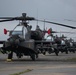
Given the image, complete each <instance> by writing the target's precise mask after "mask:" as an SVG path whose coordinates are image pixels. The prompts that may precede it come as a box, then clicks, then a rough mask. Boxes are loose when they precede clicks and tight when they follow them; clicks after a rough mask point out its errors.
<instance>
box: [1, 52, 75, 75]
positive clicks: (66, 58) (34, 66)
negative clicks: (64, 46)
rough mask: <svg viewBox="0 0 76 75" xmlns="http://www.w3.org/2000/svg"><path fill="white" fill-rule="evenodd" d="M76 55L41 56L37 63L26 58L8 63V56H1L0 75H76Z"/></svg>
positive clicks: (15, 59) (14, 59)
mask: <svg viewBox="0 0 76 75" xmlns="http://www.w3.org/2000/svg"><path fill="white" fill-rule="evenodd" d="M75 58H76V53H69V54H65V53H59V56H56V55H55V54H54V53H52V54H50V55H49V54H46V55H42V54H40V55H39V58H38V59H36V61H32V60H31V59H30V57H28V56H24V57H23V58H21V59H18V58H17V57H16V55H15V54H14V57H13V60H12V61H11V62H7V61H6V59H7V55H6V54H0V75H76V61H75V60H71V59H75Z"/></svg>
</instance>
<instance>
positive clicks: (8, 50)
mask: <svg viewBox="0 0 76 75" xmlns="http://www.w3.org/2000/svg"><path fill="white" fill-rule="evenodd" d="M0 19H1V20H0V22H8V21H14V20H20V21H21V22H20V23H19V24H18V25H17V26H16V27H15V28H14V29H13V30H11V31H9V38H8V39H7V41H0V43H1V44H3V47H1V49H0V50H1V52H2V53H3V54H8V60H12V58H13V53H16V56H17V57H18V58H21V57H22V56H30V57H31V58H32V60H35V59H36V58H38V54H39V53H40V52H42V53H43V52H44V51H45V50H46V49H47V48H49V49H50V48H51V42H50V41H46V40H44V35H45V33H46V32H47V31H43V30H41V29H40V28H39V26H37V28H36V30H31V28H32V26H30V25H28V23H27V21H40V22H46V23H51V24H55V25H59V26H64V27H69V28H72V29H76V27H73V26H68V25H65V24H60V23H55V22H50V21H44V20H38V19H35V18H34V17H28V16H26V13H22V16H20V17H0ZM7 32H8V31H7V30H6V29H4V33H5V34H7ZM50 32H51V31H50Z"/></svg>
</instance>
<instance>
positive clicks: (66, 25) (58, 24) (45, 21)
mask: <svg viewBox="0 0 76 75" xmlns="http://www.w3.org/2000/svg"><path fill="white" fill-rule="evenodd" d="M35 20H36V21H40V22H46V23H51V24H55V25H59V26H64V27H68V28H72V29H76V27H73V26H69V25H66V24H61V23H56V22H51V21H43V20H37V19H35Z"/></svg>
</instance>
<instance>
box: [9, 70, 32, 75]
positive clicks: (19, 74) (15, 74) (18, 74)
mask: <svg viewBox="0 0 76 75" xmlns="http://www.w3.org/2000/svg"><path fill="white" fill-rule="evenodd" d="M32 70H33V69H27V70H25V71H22V72H18V73H14V74H10V75H21V74H24V73H27V72H30V71H32Z"/></svg>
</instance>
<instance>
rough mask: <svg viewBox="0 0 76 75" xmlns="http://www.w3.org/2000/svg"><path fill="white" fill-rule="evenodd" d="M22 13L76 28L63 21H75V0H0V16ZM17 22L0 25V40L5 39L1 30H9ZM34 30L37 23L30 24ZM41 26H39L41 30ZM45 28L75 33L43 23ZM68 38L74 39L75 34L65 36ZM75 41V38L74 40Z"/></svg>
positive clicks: (19, 14)
mask: <svg viewBox="0 0 76 75" xmlns="http://www.w3.org/2000/svg"><path fill="white" fill-rule="evenodd" d="M22 13H27V16H32V17H35V18H38V19H43V20H44V19H45V20H49V21H54V22H58V23H63V24H68V25H71V26H75V27H76V22H71V21H66V20H64V19H69V20H75V21H76V0H0V16H1V17H3V16H4V17H5V16H7V17H8V16H15V17H16V16H21V14H22ZM17 24H18V22H16V21H14V22H5V23H0V40H4V39H6V38H7V36H6V35H4V34H3V29H4V28H6V29H9V30H11V29H12V28H14V26H16V25H17ZM30 24H31V25H32V26H33V25H34V26H33V29H35V27H36V24H37V22H30ZM43 24H44V23H40V22H39V25H40V27H41V29H43ZM45 25H46V27H47V28H50V27H52V29H53V30H56V31H74V32H75V31H76V30H73V29H70V28H65V27H61V26H56V25H53V24H47V23H45ZM65 35H66V36H69V37H72V36H73V37H76V36H75V35H76V34H65ZM74 39H75V38H74Z"/></svg>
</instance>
